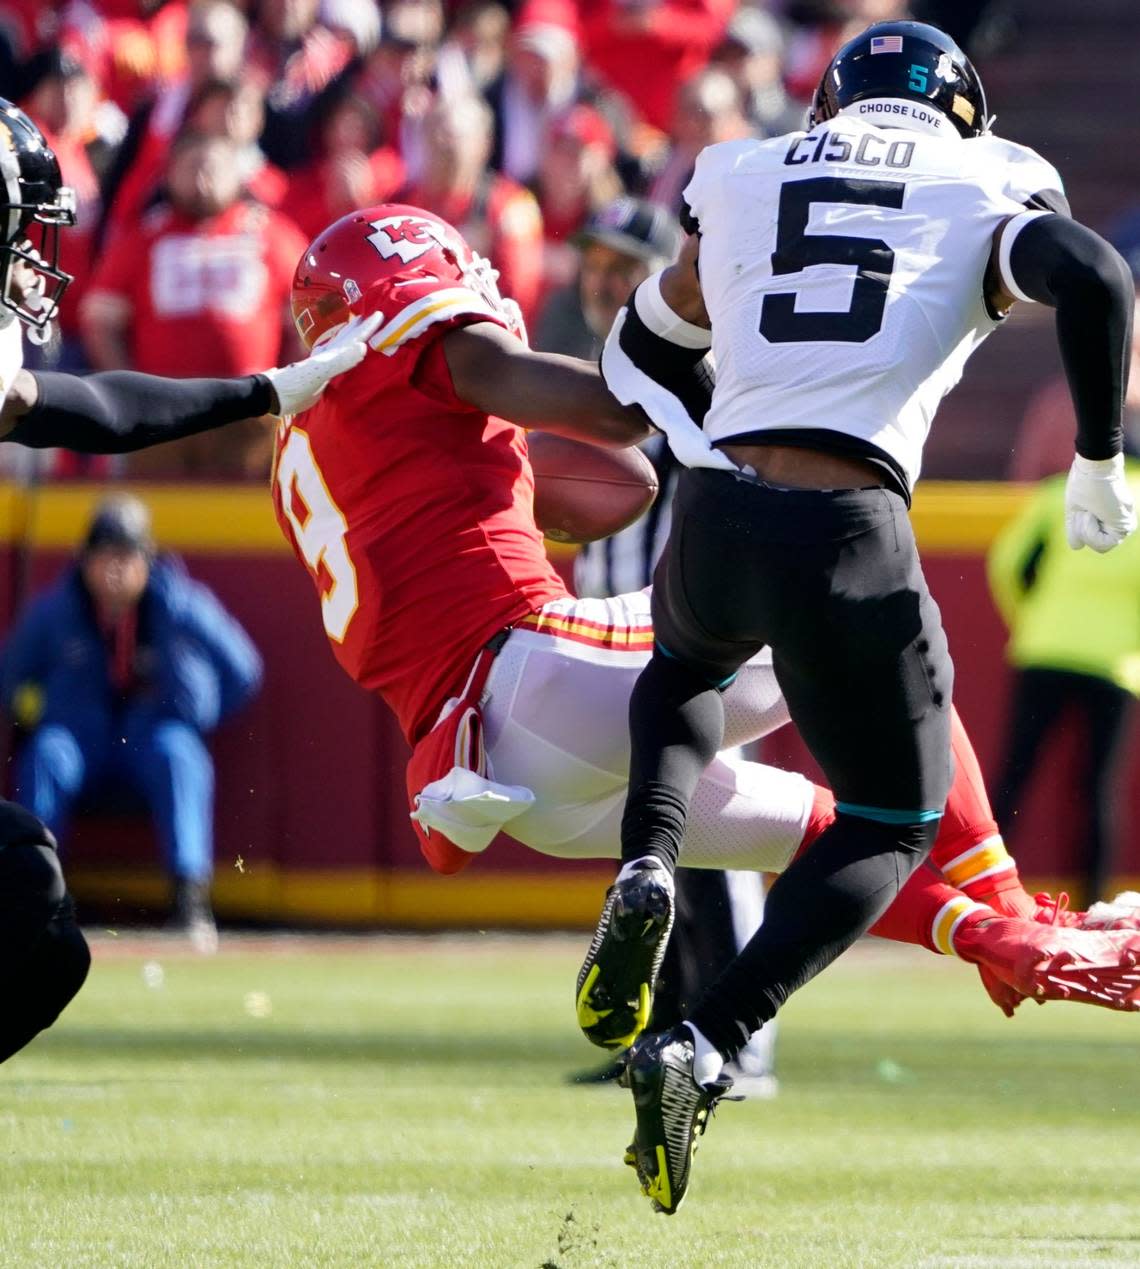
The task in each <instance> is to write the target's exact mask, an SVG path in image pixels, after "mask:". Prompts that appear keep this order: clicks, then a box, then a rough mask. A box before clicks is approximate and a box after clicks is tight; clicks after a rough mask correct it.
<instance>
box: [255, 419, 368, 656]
mask: <svg viewBox="0 0 1140 1269" xmlns="http://www.w3.org/2000/svg"><path fill="white" fill-rule="evenodd" d="M276 480H277V495H278V497H279V498H280V500H281V509H282V510H283V511H284V513H285V515H286V517H287V519H288V521H289V524H290V527H291V528H292V530H293V538H294V540H295V541H296V543H297V547H298V549H299V550H300V552H301V554H302V555H303V556H304V558H305V563H306V564H308V566H309V568H310V570H311V571H312V573H313V576H314V577H316V578H317V580H318V582H319V583H320V586H321V616H322V618H323V620H324V623H325V630H326V631H327V633H328V636H329V638H330V639H332V640H334V641H335V642H336V643H343V642H344V637H345V635H347V634H348V627H349V624H350V623H351V621H352V618H353V616H354V615H355V613H356V609H357V607H358V606H359V603H360V596H359V592H358V590H357V586H356V566H355V565H354V564H353V562H352V560H351V559H350V558H349V554H348V546H347V545H346V543H345V540H344V539H345V534H346V533H347V532H348V524H347V522H346V521H345V518H344V515H343V513H342V512H341V509H340V508H339V507H338V506H337V505H336V503H335V502H333V500H332V496H331V495H330V494H329V491H328V488H327V487H326V485H325V479H324V477H323V476H322V475H321V470H320V468H319V467H318V466H317V463H316V460H315V459H314V457H313V447H312V445H311V444H310V442H309V437H308V434H307V433H306V432H303V431H302V430H301V429H300V428H296V427H290V428H289V437H288V439H287V440H286V442H285V444H284V446H282V448H281V452H280V454H279V455H278V458H277V472H276Z"/></svg>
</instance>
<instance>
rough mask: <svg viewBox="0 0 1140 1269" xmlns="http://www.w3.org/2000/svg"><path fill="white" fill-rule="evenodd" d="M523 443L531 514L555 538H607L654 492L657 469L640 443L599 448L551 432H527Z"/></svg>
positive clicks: (646, 507)
mask: <svg viewBox="0 0 1140 1269" xmlns="http://www.w3.org/2000/svg"><path fill="white" fill-rule="evenodd" d="M527 448H528V449H529V451H530V463H531V466H532V467H533V468H534V518H535V520H536V521H537V522H538V527H539V528H540V529H541V530H542V532H543V534H544V535H545V536H546V537H548V538H549V539H550V540H551V541H553V542H576V543H583V542H596V541H597V540H598V539H599V538H608V537H609V536H610V535H611V534H614V533H617V532H618V530H619V529H624V528H625V527H626V525H629V524H632V523H633V522H634V520H636V519H637V518H638V516H641V515H644V514H645V512H646V511H648V510H649V508H650V507H651V506H652V505H653V499H654V498H656V497H657V473H656V472H655V471H654V470H653V464H652V463H651V462H650V461H649V459H647V458H646V457H645V455H644V454H643V453H642V452H641V451H640V450H639V449H635V448H632V447H631V448H629V449H603V448H602V447H601V446H600V445H587V444H585V443H584V442H582V441H571V440H568V439H567V438H566V437H564V436H554V435H553V434H551V433H550V432H531V433H530V435H529V436H528V437H527Z"/></svg>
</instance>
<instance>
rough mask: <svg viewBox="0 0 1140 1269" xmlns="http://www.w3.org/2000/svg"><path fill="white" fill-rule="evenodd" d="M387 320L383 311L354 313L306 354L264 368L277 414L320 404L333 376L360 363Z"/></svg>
mask: <svg viewBox="0 0 1140 1269" xmlns="http://www.w3.org/2000/svg"><path fill="white" fill-rule="evenodd" d="M383 320H384V314H383V313H369V314H368V316H367V317H354V318H353V319H352V320H351V321H348V322H345V324H344V325H343V326H342V327H341V328H340V329H339V330H338V331H337V332H336V333H335V334H334V335H333V336H332V338H331V339H329V340H328V341H327V343H324V344H319V345H318V346H317V347H316V348H314V349H313V351H312V352H311V353H310V354H309V355H308V356H307V357H306V358H305V360H304V361H295V362H293V364H292V365H289V366H284V367H282V368H281V369H277V368H276V367H274V368H273V369H272V370H263V371H262V374H263V375H265V377H266V378H267V379H268V380H269V382H270V383H271V384H272V385H273V391H274V392H275V393H276V394H277V409H276V410H273V411H272V413H274V414H281V415H284V414H300V413H301V412H302V411H303V410H307V409H308V408H309V407H310V406H312V405H316V403H317V401H318V399H319V398H320V395H321V393H322V392H324V390H325V388H327V387H328V384H329V380H330V379H335V378H336V377H337V375H342V374H344V372H345V371H346V370H351V369H352V368H353V367H354V366H359V365H360V363H361V362H362V361H363V360H364V357H365V354H366V353H367V352H368V340H369V338H370V337H371V336H372V334H373V333H374V332H375V331H376V328H377V327H378V326H379V325H380V323H381V322H382V321H383Z"/></svg>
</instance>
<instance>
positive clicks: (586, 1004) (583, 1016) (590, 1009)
mask: <svg viewBox="0 0 1140 1269" xmlns="http://www.w3.org/2000/svg"><path fill="white" fill-rule="evenodd" d="M601 969H602V967H601V966H600V965H595V966H594V968H593V969H591V970H590V972H589V974H587V975H586V981H585V982H584V983H583V984H582V990H581V991H580V992H579V993H578V1000H577V1011H578V1026H579V1027H581V1028H582V1030H583V1031H590V1030H591V1029H592V1028H593V1027H596V1026H597V1024H598V1023H599V1022H601V1021H602V1019H603V1018H608V1017H609V1016H610V1014H611V1013H613V1010H612V1009H595V1008H594V1006H593V1005H592V1004H591V1003H590V1000H589V995H590V989H591V988H592V987H593V985H594V984H595V983H596V982H597V981H598V974H600V973H601Z"/></svg>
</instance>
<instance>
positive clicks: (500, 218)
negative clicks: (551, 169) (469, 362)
mask: <svg viewBox="0 0 1140 1269" xmlns="http://www.w3.org/2000/svg"><path fill="white" fill-rule="evenodd" d="M492 122H493V121H492V116H491V110H490V107H489V106H488V105H487V103H486V102H484V101H483V100H482V99H481V98H479V97H474V96H469V97H458V98H446V97H440V98H438V99H437V100H436V101H435V102H434V104H433V105H432V107H431V109H430V110H429V111H428V114H427V117H426V119H425V127H424V150H425V154H424V169H423V175H422V177H421V178H420V179H419V180H418V181H415V182H414V183H413V184H412V185H410V186H409V187H408V188H407V189H406V190H405V191H404V193H403V195H402V196H401V198H400V201H401V202H404V203H411V204H412V205H413V206H416V207H424V208H427V210H428V211H432V212H435V214H436V215H437V216H442V217H443V219H444V220H447V221H450V223H451V224H453V225H454V226H455V227H456V229H458V230H459V232H460V233H461V234H462V235H463V237H464V238H465V239H466V240H467V242H468V243H470V245H471V247H472V249H473V250H475V251H478V252H479V253H480V255H484V256H487V257H488V259H489V260H490V261H491V263H492V264H493V265H494V266H495V268H496V269H498V270H499V290H500V291H502V293H503V294H504V295H507V296H510V297H511V298H512V299H514V300H516V301H517V302H518V305H519V307H520V308H521V309H522V311H523V316H524V318H527V319H529V318H530V317H532V316H533V315H534V312H535V307H536V305H537V302H538V295H539V290H540V288H541V285H542V214H541V213H540V212H539V210H538V203H537V202H536V201H535V199H534V195H533V194H531V193H530V192H529V191H528V190H525V189H523V187H522V186H521V185H516V184H515V182H514V181H512V180H509V179H508V178H507V177H505V176H499V175H497V174H496V173H494V172H492V171H491V170H490V169H489V168H488V166H487V160H488V157H489V156H490V153H491V127H492Z"/></svg>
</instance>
